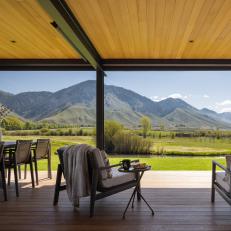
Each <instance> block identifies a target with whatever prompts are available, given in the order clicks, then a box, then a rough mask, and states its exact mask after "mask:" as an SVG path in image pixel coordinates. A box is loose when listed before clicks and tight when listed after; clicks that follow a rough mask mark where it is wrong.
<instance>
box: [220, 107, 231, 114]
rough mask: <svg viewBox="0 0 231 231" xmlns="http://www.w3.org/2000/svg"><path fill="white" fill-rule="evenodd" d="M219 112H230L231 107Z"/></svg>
mask: <svg viewBox="0 0 231 231" xmlns="http://www.w3.org/2000/svg"><path fill="white" fill-rule="evenodd" d="M220 112H221V113H222V112H231V107H225V108H222V109H221V110H220Z"/></svg>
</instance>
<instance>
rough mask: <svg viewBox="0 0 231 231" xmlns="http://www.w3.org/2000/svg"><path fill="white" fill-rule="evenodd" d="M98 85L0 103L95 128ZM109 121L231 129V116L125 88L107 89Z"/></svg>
mask: <svg viewBox="0 0 231 231" xmlns="http://www.w3.org/2000/svg"><path fill="white" fill-rule="evenodd" d="M95 96H96V82H95V81H93V80H89V81H84V82H81V83H79V84H76V85H73V86H71V87H68V88H64V89H62V90H59V91H57V92H54V93H52V92H47V91H40V92H23V93H19V94H11V93H8V92H4V91H0V103H1V104H5V105H6V106H7V107H8V108H10V109H11V110H12V111H13V112H14V113H15V114H17V115H19V116H20V117H22V118H25V119H28V120H33V121H47V122H51V123H58V124H79V125H83V126H86V125H89V126H92V125H94V124H95V118H96V112H95V104H96V98H95ZM104 97H105V119H114V120H118V121H119V122H121V123H123V124H124V125H125V126H128V127H137V126H139V121H140V118H141V117H142V116H144V115H146V116H149V117H150V118H151V120H152V123H153V126H165V127H167V128H177V127H178V128H179V127H183V128H203V129H217V128H220V129H231V113H229V112H226V113H217V112H215V111H212V110H209V109H207V108H204V109H202V110H199V109H197V108H195V107H193V106H191V105H190V104H188V103H186V102H185V101H183V100H181V99H175V98H167V99H165V100H162V101H159V102H154V101H152V100H151V99H149V98H147V97H144V96H142V95H139V94H137V93H136V92H134V91H131V90H128V89H124V88H122V87H117V86H112V85H105V96H104Z"/></svg>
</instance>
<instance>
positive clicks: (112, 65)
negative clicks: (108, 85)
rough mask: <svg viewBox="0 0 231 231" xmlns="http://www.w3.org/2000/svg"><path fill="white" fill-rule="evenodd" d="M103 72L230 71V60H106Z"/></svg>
mask: <svg viewBox="0 0 231 231" xmlns="http://www.w3.org/2000/svg"><path fill="white" fill-rule="evenodd" d="M103 65H104V70H105V71H159V70H160V71H175V70H176V71H200V70H205V71H211V70H214V71H216V70H217V71H221V70H231V59H106V60H103Z"/></svg>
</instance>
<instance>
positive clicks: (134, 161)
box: [99, 160, 139, 171]
mask: <svg viewBox="0 0 231 231" xmlns="http://www.w3.org/2000/svg"><path fill="white" fill-rule="evenodd" d="M137 162H139V160H132V161H131V163H137ZM119 166H121V163H118V164H113V165H110V166H106V167H100V168H99V170H100V171H102V170H106V169H110V168H114V167H119Z"/></svg>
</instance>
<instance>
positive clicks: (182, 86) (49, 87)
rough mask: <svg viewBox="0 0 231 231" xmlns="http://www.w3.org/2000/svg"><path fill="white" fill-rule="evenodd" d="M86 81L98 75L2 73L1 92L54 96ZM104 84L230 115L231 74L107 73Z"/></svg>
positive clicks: (194, 72) (179, 72)
mask: <svg viewBox="0 0 231 231" xmlns="http://www.w3.org/2000/svg"><path fill="white" fill-rule="evenodd" d="M85 80H95V72H74V71H67V72H62V71H59V72H55V71H52V72H48V71H37V72H30V71H29V72H25V71H21V72H14V71H2V72H0V90H3V91H7V92H11V93H13V94H17V93H20V92H25V91H51V92H55V91H58V90H60V89H63V88H66V87H69V86H71V85H74V84H77V83H79V82H82V81H85ZM105 84H107V85H115V86H120V87H124V88H126V89H130V90H133V91H135V92H137V93H139V94H141V95H143V96H146V97H148V98H150V99H152V100H153V101H160V100H163V99H165V98H168V97H172V98H181V99H182V100H184V101H186V102H187V103H189V104H191V105H192V106H194V107H196V108H198V109H201V108H204V107H206V108H209V109H211V110H215V111H217V112H225V111H229V112H231V71H152V72H151V71H150V72H141V71H140V72H108V73H107V77H106V78H105Z"/></svg>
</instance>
